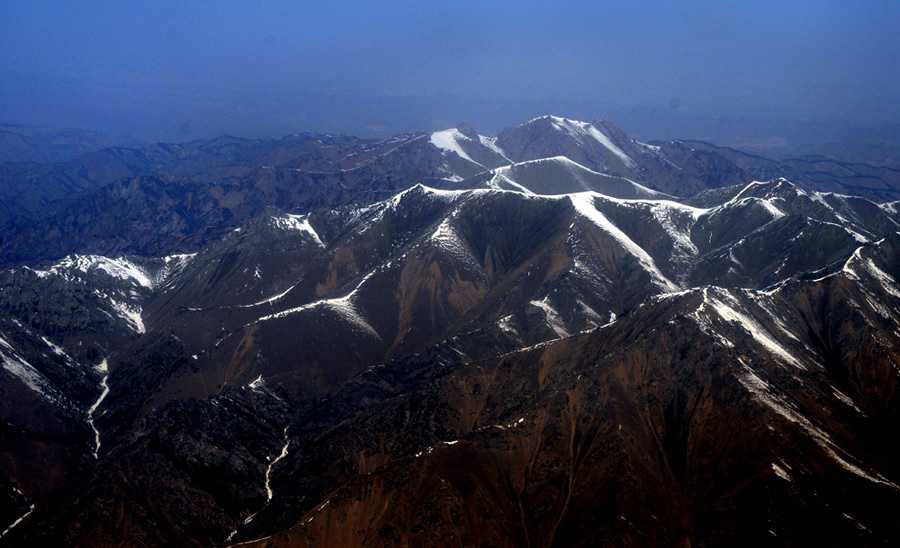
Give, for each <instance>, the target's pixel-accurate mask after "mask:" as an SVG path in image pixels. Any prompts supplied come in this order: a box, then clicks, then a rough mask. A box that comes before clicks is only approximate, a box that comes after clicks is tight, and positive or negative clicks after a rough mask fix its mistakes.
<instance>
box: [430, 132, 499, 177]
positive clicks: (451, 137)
mask: <svg viewBox="0 0 900 548" xmlns="http://www.w3.org/2000/svg"><path fill="white" fill-rule="evenodd" d="M459 141H471V139H469V138H468V137H466V136H465V135H463V134H462V133H460V131H459V130H458V129H455V128H454V129H446V130H444V131H436V132H434V133H432V134H431V144H433V145H434V146H436V147H438V148H439V149H441V150H444V151H447V152H453V153H455V154H456V155H457V156H459V157H460V158H462V159H463V160H466V161H468V162H471V163H473V164H475V165H477V166H480V167H484V166H483V165H481V164H479V163H478V162H476V161H475V160H473V159H472V158H471V157H469V155H468V154H466V151H465V150H463V149H462V147H461V146H460V145H459ZM485 169H487V168H485Z"/></svg>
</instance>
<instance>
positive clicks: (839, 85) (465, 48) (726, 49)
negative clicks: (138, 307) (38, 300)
mask: <svg viewBox="0 0 900 548" xmlns="http://www.w3.org/2000/svg"><path fill="white" fill-rule="evenodd" d="M130 4H134V5H130ZM898 27H900V2H896V1H867V2H840V1H820V2H728V1H718V2H639V1H630V2H618V1H609V2H596V1H595V2H525V1H520V2H483V1H482V2H421V1H420V2H387V1H385V2H371V1H369V2H365V1H360V2H287V1H274V0H261V1H257V2H233V1H217V2H199V1H196V2H190V1H184V0H182V1H180V2H173V1H168V0H162V1H155V2H133V3H130V2H129V3H126V2H103V1H92V2H76V1H72V0H60V1H55V2H40V1H34V0H32V1H18V0H5V1H4V2H2V3H0V77H2V79H3V80H5V81H6V82H7V85H6V86H4V89H3V90H0V121H3V122H16V123H26V124H27V123H34V124H42V125H54V124H59V125H82V126H87V125H91V124H93V125H94V126H96V127H94V129H107V126H109V128H112V127H113V126H116V127H115V129H117V130H122V131H126V130H127V129H128V127H129V126H128V124H132V125H134V126H136V132H137V133H143V134H146V135H147V136H151V135H150V134H152V133H154V132H157V133H165V132H166V131H169V132H170V133H174V132H175V130H174V129H173V128H176V127H180V128H181V129H182V130H184V128H185V127H189V128H191V127H192V128H194V129H192V130H189V131H187V132H186V133H185V134H186V135H187V134H188V133H191V132H194V133H197V132H199V133H202V132H204V131H219V130H223V129H228V127H229V126H228V118H229V117H231V118H233V119H234V120H235V123H234V125H235V127H236V129H237V130H238V131H236V132H237V133H240V132H241V131H240V130H241V128H243V129H244V131H245V132H249V133H257V134H264V133H266V132H271V133H276V134H277V133H278V132H279V131H289V130H291V129H292V128H294V126H303V125H304V123H308V124H311V123H313V122H314V121H315V120H317V119H318V118H316V116H314V114H316V113H314V112H310V114H309V115H304V116H293V115H292V114H291V113H290V112H284V111H286V110H290V109H291V108H292V105H293V107H296V105H298V104H299V105H303V104H306V103H304V101H303V100H301V99H299V98H300V97H310V96H316V97H326V96H330V95H339V96H341V97H344V98H347V97H349V98H370V99H371V98H375V99H374V100H376V102H377V100H380V101H382V103H379V104H382V105H383V104H384V101H385V99H384V98H394V99H391V100H392V101H393V102H392V103H390V104H392V105H394V104H396V105H402V102H400V101H398V100H397V98H402V97H406V96H415V97H419V98H433V101H434V103H435V104H436V103H440V102H441V101H444V103H443V104H442V105H437V106H439V107H440V113H439V114H440V116H437V115H435V116H431V117H429V112H428V111H427V110H428V109H427V107H424V106H422V107H416V108H418V109H419V110H420V111H422V112H419V113H417V114H415V115H413V114H409V116H408V117H409V118H410V121H409V123H412V122H413V119H420V120H421V121H422V123H429V122H431V121H435V122H437V121H443V118H445V117H446V118H448V119H452V117H453V114H454V112H453V109H452V107H449V106H448V105H449V103H447V102H446V100H447V97H451V98H453V99H454V101H456V102H462V104H469V105H472V104H478V102H479V101H481V102H487V103H483V104H488V103H490V104H494V105H496V104H502V103H503V102H519V103H520V104H525V103H527V102H529V101H532V102H537V104H542V103H541V102H542V101H544V102H546V101H548V100H550V101H560V102H562V103H563V104H567V105H595V106H596V107H591V108H598V109H602V108H603V105H616V106H617V107H620V108H621V107H635V108H641V109H661V110H663V111H665V109H669V110H673V111H678V113H680V115H681V116H688V117H690V116H701V117H707V118H709V119H717V118H720V117H723V116H724V117H736V116H769V117H785V118H790V119H794V120H810V119H812V120H816V121H821V122H829V121H834V120H850V121H853V122H855V123H859V124H883V123H891V124H896V123H900V99H898V93H897V90H898V89H900V70H898V69H897V66H898V65H900V33H898V32H897V30H896V29H897V28H898ZM291 97H296V98H298V99H297V102H296V103H292V102H291V99H290V98H291ZM313 102H314V101H313ZM307 103H308V102H307ZM357 103H359V101H357V102H356V103H354V104H357ZM425 103H427V101H426V102H425ZM372 104H373V105H374V104H375V103H372ZM361 105H362V106H359V105H357V106H358V108H362V109H365V108H366V107H365V105H366V103H365V100H362V103H361ZM296 108H299V107H296ZM348 108H349V107H348ZM376 108H381V109H385V108H387V107H384V106H382V107H376V106H372V107H371V109H376ZM397 108H401V109H402V107H392V108H388V109H387V110H392V109H393V110H397ZM332 109H333V110H336V111H338V112H335V113H333V115H332V118H334V119H337V118H340V112H339V111H340V108H339V107H337V106H334V107H332ZM279 110H281V111H282V114H283V115H284V116H282V117H281V118H279V115H278V111H279ZM460 110H461V112H460V113H459V114H460V116H464V115H465V114H467V112H465V108H461V109H460ZM573 110H577V109H576V108H573ZM604 115H605V113H604V112H597V113H596V116H598V117H602V116H604ZM347 116H348V117H350V118H353V117H356V118H358V119H359V120H360V121H359V124H368V125H370V126H371V125H373V123H372V122H373V121H378V120H382V121H383V122H384V123H385V124H387V125H389V126H397V128H398V129H406V128H402V127H401V126H402V124H396V123H394V124H392V120H391V118H390V112H385V113H383V114H381V115H380V116H381V118H378V117H374V118H373V117H371V116H370V117H369V118H367V119H366V120H362V118H364V117H365V116H363V115H360V114H355V113H353V112H350V111H348V114H347ZM398 116H399V117H400V118H402V116H403V113H399V115H398ZM511 116H514V114H511ZM253 117H257V118H258V119H259V120H263V119H264V120H270V121H272V122H264V121H260V122H259V124H258V126H259V127H250V126H247V123H248V120H250V119H252V118H253ZM433 118H440V120H432V119H433ZM278 120H281V121H282V123H281V124H279V123H275V121H278ZM304 120H306V122H304ZM457 121H458V120H457ZM517 121H518V120H510V121H509V123H510V124H512V123H516V122H517ZM474 122H475V123H477V122H478V120H474ZM266 123H270V125H271V126H272V127H271V128H269V129H267V127H268V126H266ZM492 123H494V124H496V122H492ZM154 124H155V126H154ZM185 124H187V126H186V125H185ZM376 125H377V124H376ZM276 126H277V127H276ZM347 127H348V128H350V129H352V128H353V123H352V121H351V123H349V125H348V126H347ZM365 127H366V126H365V125H359V127H358V128H357V131H356V132H357V133H360V132H361V133H365V132H366V130H365ZM379 127H380V126H379ZM165 128H168V129H167V130H166V129H165ZM296 129H297V130H309V129H319V128H311V127H296ZM322 129H328V128H322ZM421 129H427V128H424V127H423V128H421Z"/></svg>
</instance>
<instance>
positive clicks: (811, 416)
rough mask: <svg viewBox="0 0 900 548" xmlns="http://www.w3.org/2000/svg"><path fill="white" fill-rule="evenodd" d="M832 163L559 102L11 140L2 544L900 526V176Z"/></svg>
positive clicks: (821, 533)
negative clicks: (402, 123)
mask: <svg viewBox="0 0 900 548" xmlns="http://www.w3.org/2000/svg"><path fill="white" fill-rule="evenodd" d="M798 166H799V164H790V163H785V162H775V161H770V160H764V159H754V158H753V157H751V156H748V155H743V154H741V153H738V152H736V151H730V150H728V149H721V148H718V147H713V146H711V145H706V144H701V143H689V142H688V143H686V142H679V141H674V142H666V143H652V144H647V143H641V142H638V141H636V140H633V139H631V138H630V137H629V136H628V135H626V134H625V133H624V132H623V131H622V130H621V129H619V128H617V127H616V126H614V125H613V124H611V123H609V122H604V121H594V122H590V123H586V122H578V121H573V120H567V119H563V118H558V117H552V116H546V117H542V118H537V119H535V120H531V121H529V122H526V123H524V124H522V125H520V126H517V127H513V128H508V129H506V130H504V131H502V132H501V133H499V134H498V135H497V136H496V137H485V136H481V135H479V134H478V133H477V132H476V131H475V130H474V129H473V128H472V127H470V126H469V125H467V124H461V125H460V126H459V127H457V128H453V129H449V130H445V131H439V132H436V133H431V134H427V133H423V134H410V135H400V136H396V137H394V138H391V139H387V140H364V139H356V138H352V137H336V136H326V135H311V134H304V135H297V136H291V137H286V138H284V139H281V140H278V141H245V140H241V139H233V138H228V137H223V138H221V139H218V140H213V141H203V142H195V143H188V144H182V145H154V146H152V147H149V148H145V149H142V150H137V149H107V150H103V151H100V152H96V153H92V154H90V155H88V156H83V157H81V158H80V159H78V160H76V161H74V162H70V163H64V164H52V165H51V164H47V165H40V166H31V168H28V169H31V171H29V170H28V169H26V168H25V167H24V164H4V165H3V170H5V174H4V175H3V177H4V178H7V177H8V178H10V179H11V180H15V181H16V185H18V186H16V185H11V186H6V185H4V189H5V194H6V203H7V208H6V210H5V213H4V216H3V217H2V218H0V219H2V220H3V222H4V225H3V226H4V228H3V229H2V234H3V245H2V247H0V262H2V265H3V267H4V268H5V270H2V271H0V303H2V304H0V360H2V362H3V368H2V369H0V379H2V381H0V459H2V460H3V462H4V467H3V468H4V470H5V471H4V472H3V473H2V474H0V497H2V498H0V530H2V531H0V545H3V546H6V545H8V546H17V545H22V544H23V543H26V542H37V543H39V544H40V545H60V546H162V545H165V546H232V545H240V546H260V547H262V546H272V547H274V546H401V545H402V546H410V545H415V546H444V545H447V546H451V545H452V546H459V545H462V546H511V547H512V546H533V547H537V546H546V547H550V546H606V545H628V546H679V547H682V546H720V545H732V546H760V545H767V546H770V545H771V546H808V545H810V544H817V545H826V546H846V545H865V546H881V545H892V544H895V543H897V542H898V541H900V529H898V528H897V527H896V525H895V519H894V515H893V514H894V512H893V509H894V508H896V507H897V505H898V504H900V487H898V484H900V468H898V464H897V463H898V462H900V459H898V457H900V443H898V441H897V437H896V435H895V434H896V432H897V428H898V426H900V366H898V363H900V331H898V330H897V325H898V320H900V283H898V280H900V259H898V258H900V253H898V251H900V232H898V231H900V210H898V203H897V202H890V201H887V202H886V201H884V199H885V198H894V199H896V194H897V188H900V187H898V186H894V183H891V182H890V178H889V177H888V176H887V175H884V176H883V177H881V176H879V177H881V178H878V177H875V179H877V181H878V182H877V183H873V182H872V181H874V180H875V179H872V180H870V181H869V182H866V183H864V184H863V183H860V181H859V180H858V179H854V178H853V177H844V176H842V175H841V174H840V173H839V172H837V171H834V172H829V173H830V175H829V177H830V178H828V177H824V178H823V177H820V175H816V174H821V173H824V172H825V171H827V170H820V171H816V172H813V171H803V168H802V167H798ZM780 170H793V171H789V173H788V174H793V175H796V177H795V178H794V180H793V181H791V180H789V179H787V178H784V177H783V176H780V173H781V171H780ZM758 174H763V175H766V177H762V178H755V177H754V175H758ZM817 177H819V178H820V180H817ZM4 180H6V179H4ZM879 185H880V186H879ZM863 188H865V192H860V193H858V194H860V195H856V196H854V195H850V194H848V193H835V192H833V190H843V191H846V190H848V189H854V190H859V189H863Z"/></svg>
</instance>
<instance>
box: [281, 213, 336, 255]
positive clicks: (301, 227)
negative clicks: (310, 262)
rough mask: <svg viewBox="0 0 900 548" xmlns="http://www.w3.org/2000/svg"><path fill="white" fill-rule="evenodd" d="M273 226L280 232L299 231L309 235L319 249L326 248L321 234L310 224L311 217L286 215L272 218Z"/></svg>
mask: <svg viewBox="0 0 900 548" xmlns="http://www.w3.org/2000/svg"><path fill="white" fill-rule="evenodd" d="M272 225H273V226H274V227H275V228H278V229H280V230H297V231H300V232H304V233H306V234H308V235H309V236H310V237H311V238H312V239H313V241H314V242H315V243H316V245H318V246H319V247H325V244H324V243H323V242H322V239H321V238H320V237H319V233H318V232H316V229H314V228H313V227H312V225H311V224H309V215H290V214H287V215H284V216H280V217H272Z"/></svg>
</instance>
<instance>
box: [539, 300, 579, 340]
mask: <svg viewBox="0 0 900 548" xmlns="http://www.w3.org/2000/svg"><path fill="white" fill-rule="evenodd" d="M530 304H531V305H532V306H536V307H538V308H540V309H541V310H543V311H544V317H545V318H546V322H547V325H548V326H549V327H550V329H552V330H553V332H554V333H556V335H557V336H558V337H559V338H563V337H568V336H570V335H571V333H569V331H568V330H567V329H566V324H565V322H563V320H562V318H561V317H560V315H559V312H557V311H556V309H555V308H553V307H552V306H551V305H550V296H549V295H547V296H546V297H544V298H543V299H542V300H540V301H531V303H530Z"/></svg>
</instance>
